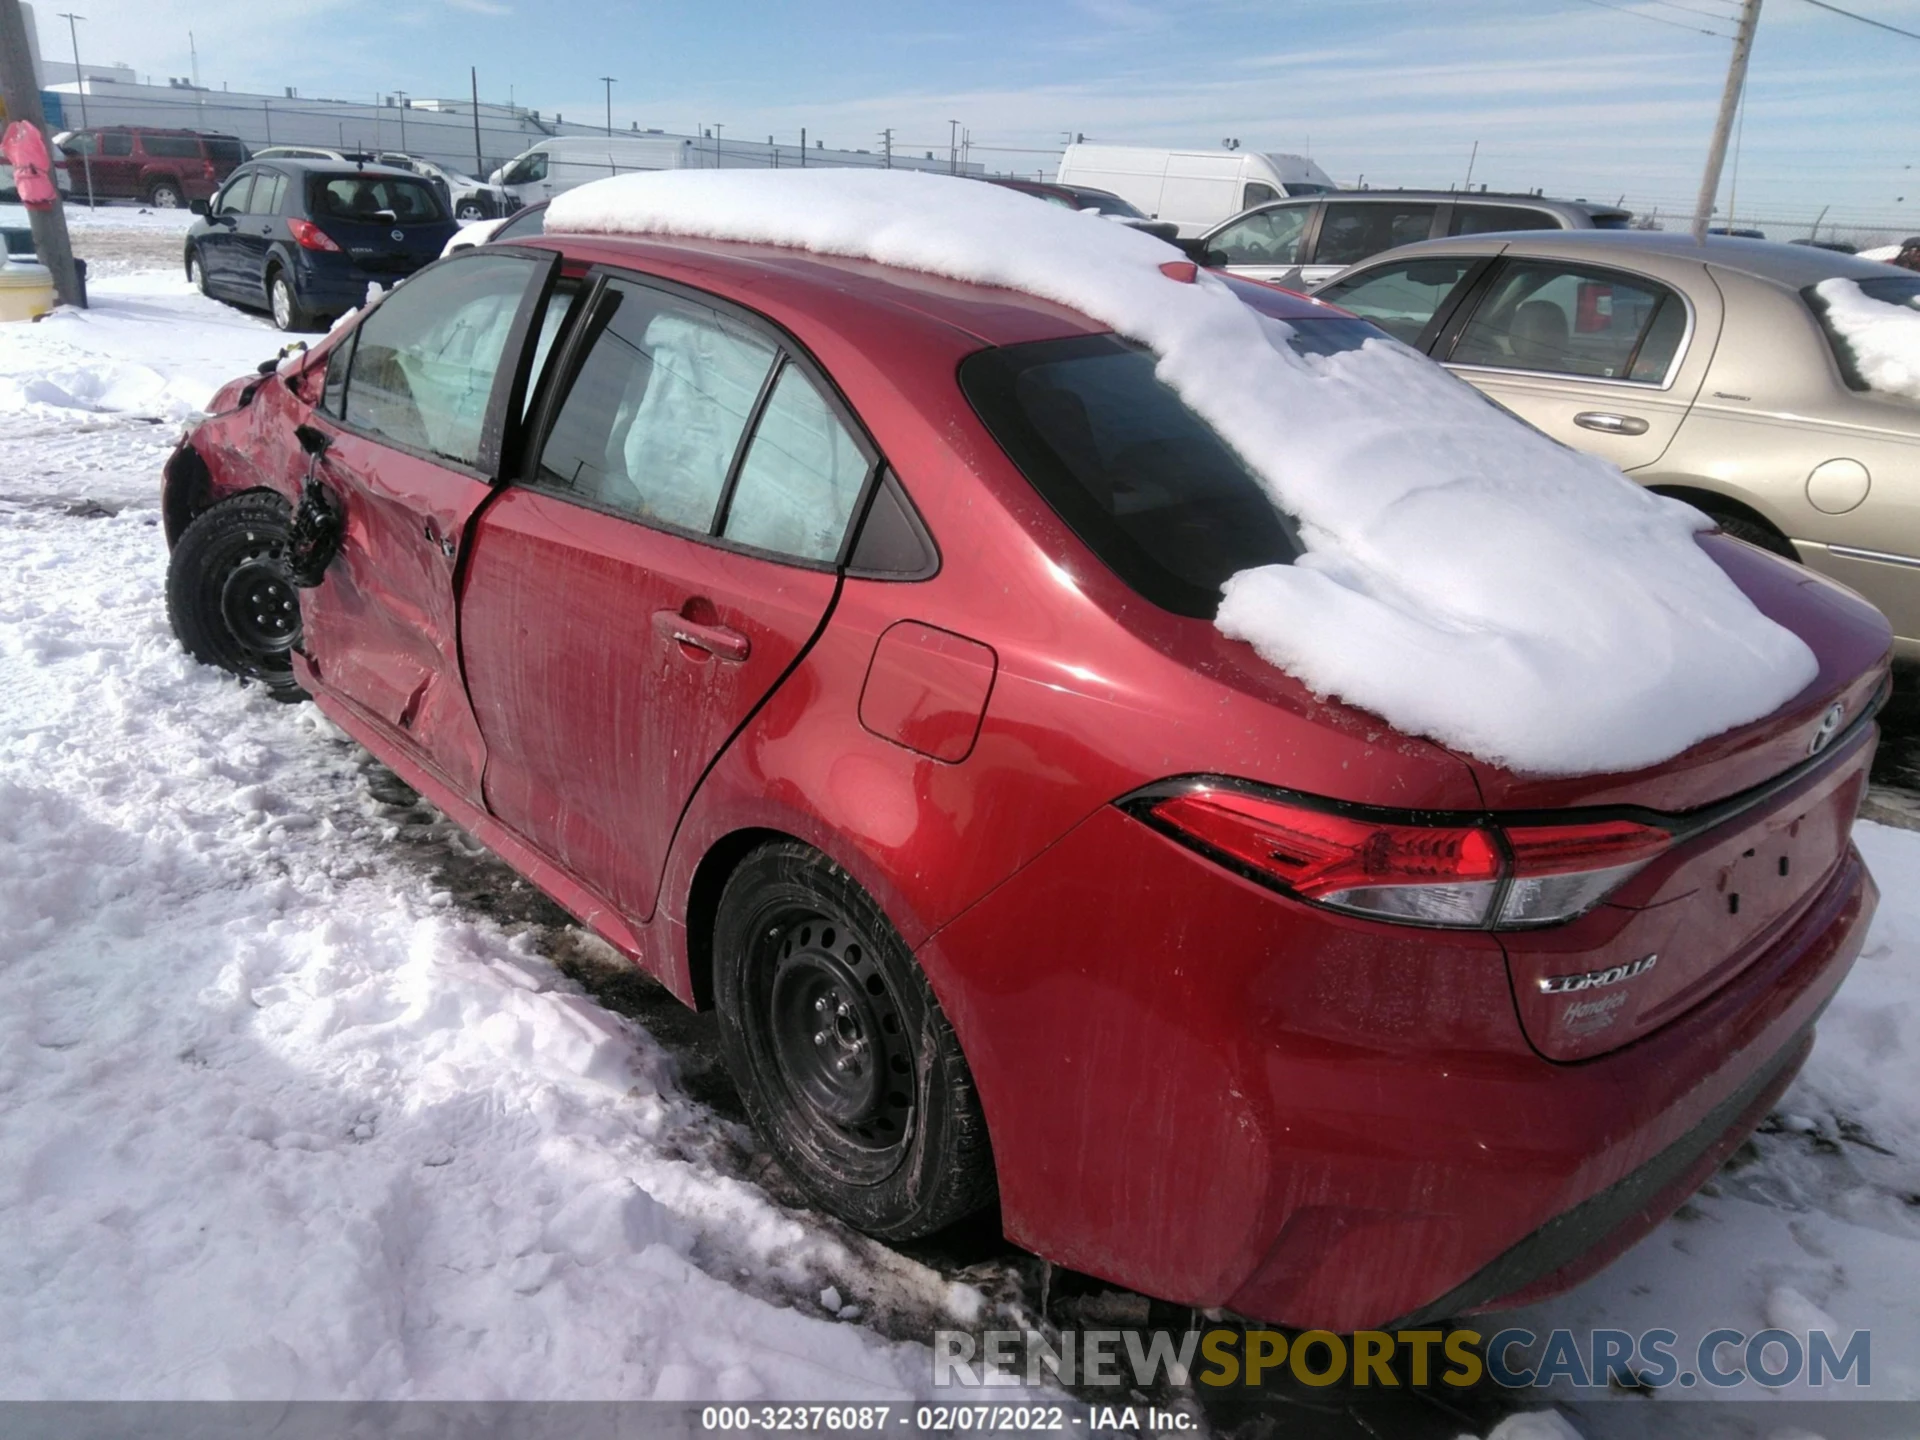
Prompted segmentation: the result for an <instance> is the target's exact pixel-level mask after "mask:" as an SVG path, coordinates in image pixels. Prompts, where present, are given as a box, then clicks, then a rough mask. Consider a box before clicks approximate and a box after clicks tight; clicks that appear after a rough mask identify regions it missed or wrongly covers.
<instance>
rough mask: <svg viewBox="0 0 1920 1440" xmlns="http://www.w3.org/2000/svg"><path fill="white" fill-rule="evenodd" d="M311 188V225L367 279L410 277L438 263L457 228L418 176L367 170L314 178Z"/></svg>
mask: <svg viewBox="0 0 1920 1440" xmlns="http://www.w3.org/2000/svg"><path fill="white" fill-rule="evenodd" d="M309 185H310V187H311V189H310V193H309V195H308V213H309V214H310V215H311V216H312V217H313V221H314V223H315V224H316V225H318V226H319V227H320V228H321V229H322V230H324V231H325V232H326V233H327V235H328V236H329V237H330V238H331V239H332V240H333V242H334V243H335V244H336V245H338V246H339V247H340V248H341V249H342V250H344V251H345V252H346V254H347V258H348V259H349V260H350V261H351V262H352V263H353V265H354V267H355V268H356V269H358V270H360V271H362V272H364V273H366V274H368V275H411V274H412V273H413V272H414V271H416V270H418V269H420V268H421V267H422V266H424V265H429V264H431V263H432V262H433V261H435V260H437V259H438V258H439V256H440V250H441V247H442V246H444V245H445V244H446V243H447V241H448V239H449V238H450V237H451V236H452V235H453V232H454V231H455V230H456V229H458V228H459V227H458V226H457V225H455V224H454V222H453V221H452V219H451V218H449V217H448V215H447V213H446V210H445V207H443V206H442V205H441V203H440V197H439V195H438V194H437V193H436V192H435V191H434V189H433V187H432V186H431V185H429V184H428V183H427V182H426V181H425V180H422V179H420V178H419V177H417V176H413V175H390V174H386V173H384V172H381V171H377V170H367V171H357V172H353V173H350V174H340V175H316V176H314V177H312V179H311V180H310V181H309Z"/></svg>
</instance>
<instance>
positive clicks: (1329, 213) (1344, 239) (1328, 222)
mask: <svg viewBox="0 0 1920 1440" xmlns="http://www.w3.org/2000/svg"><path fill="white" fill-rule="evenodd" d="M1440 208H1441V207H1440V203H1439V202H1438V201H1434V200H1410V199H1407V200H1403V199H1398V198H1395V199H1377V200H1328V201H1327V202H1326V204H1325V206H1324V208H1323V210H1322V212H1321V216H1320V232H1319V235H1318V237H1317V239H1316V240H1315V242H1314V248H1313V253H1312V256H1311V258H1310V259H1309V261H1308V263H1307V265H1306V267H1305V269H1304V270H1303V272H1302V279H1303V280H1304V282H1305V283H1306V284H1307V285H1310V286H1311V285H1318V284H1320V283H1322V282H1323V281H1326V280H1330V279H1332V278H1333V277H1334V276H1335V275H1337V274H1339V273H1340V272H1341V271H1342V270H1344V269H1345V268H1346V267H1347V266H1349V265H1358V264H1359V263H1360V262H1361V261H1362V260H1365V259H1367V258H1368V257H1370V256H1373V255H1378V254H1379V253H1380V252H1381V251H1383V250H1392V249H1394V248H1395V247H1396V246H1400V245H1411V244H1413V243H1414V242H1415V241H1416V240H1426V239H1429V238H1431V237H1432V235H1433V233H1434V227H1435V225H1436V224H1437V223H1438V221H1439V217H1440Z"/></svg>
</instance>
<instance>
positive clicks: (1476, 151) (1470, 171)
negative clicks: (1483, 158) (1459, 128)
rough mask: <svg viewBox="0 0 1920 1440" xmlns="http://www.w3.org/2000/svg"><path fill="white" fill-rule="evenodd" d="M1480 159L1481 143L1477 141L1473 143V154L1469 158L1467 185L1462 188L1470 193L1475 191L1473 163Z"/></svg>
mask: <svg viewBox="0 0 1920 1440" xmlns="http://www.w3.org/2000/svg"><path fill="white" fill-rule="evenodd" d="M1479 158H1480V142H1479V141H1478V140H1476V141H1474V142H1473V153H1472V154H1471V155H1469V156H1467V183H1466V184H1465V185H1464V186H1463V187H1462V188H1463V189H1466V190H1469V191H1470V190H1472V189H1473V162H1474V161H1476V160H1478V159H1479Z"/></svg>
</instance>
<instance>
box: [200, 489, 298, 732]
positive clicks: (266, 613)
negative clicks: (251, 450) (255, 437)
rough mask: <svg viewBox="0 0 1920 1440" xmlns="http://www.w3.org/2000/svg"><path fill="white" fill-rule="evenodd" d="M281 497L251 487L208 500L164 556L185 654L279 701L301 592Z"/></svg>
mask: <svg viewBox="0 0 1920 1440" xmlns="http://www.w3.org/2000/svg"><path fill="white" fill-rule="evenodd" d="M292 522H293V516H292V513H291V512H290V511H289V510H288V508H287V503H286V501H284V500H282V499H281V498H280V497H279V496H278V495H275V494H273V493H272V492H271V491H265V490H248V491H245V492H243V493H241V494H239V495H234V496H230V497H229V498H227V499H225V500H222V501H221V502H220V503H219V504H217V505H213V506H210V507H209V508H208V509H206V510H205V511H203V512H202V513H201V514H200V515H198V516H196V517H195V518H194V521H193V523H192V524H191V525H189V526H188V527H187V528H186V530H185V531H183V532H182V533H181V536H180V540H179V543H178V544H176V545H175V546H174V547H173V554H172V555H171V556H170V557H168V561H167V619H168V620H169V622H171V624H172V625H173V633H174V634H175V635H177V636H178V637H179V638H180V643H181V644H182V645H183V646H185V647H186V650H187V653H188V654H190V655H192V656H193V657H194V658H195V659H196V660H199V661H202V662H203V663H205V664H208V665H217V666H218V667H220V668H221V669H222V670H226V671H228V672H229V673H231V674H234V675H238V676H240V677H241V678H242V679H246V680H258V681H260V682H261V683H262V684H264V685H266V686H267V687H268V689H269V690H270V691H272V692H273V694H274V695H275V696H277V697H279V698H281V699H288V700H298V699H301V698H303V696H304V692H303V691H302V690H301V689H300V687H299V684H298V682H297V681H295V680H294V678H293V656H292V651H293V648H294V646H296V645H298V644H299V643H300V597H299V594H298V592H297V591H296V590H295V589H294V588H293V584H292V581H291V579H290V578H289V577H288V574H287V536H288V527H289V526H290V525H291V524H292Z"/></svg>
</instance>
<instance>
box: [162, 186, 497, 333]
mask: <svg viewBox="0 0 1920 1440" xmlns="http://www.w3.org/2000/svg"><path fill="white" fill-rule="evenodd" d="M193 210H194V214H195V215H196V216H197V217H198V218H197V219H196V220H195V221H194V222H193V228H192V229H190V230H189V231H188V232H187V245H186V266H187V279H188V280H189V281H190V282H192V283H193V284H195V285H197V286H199V288H200V291H201V293H202V294H205V295H210V296H212V297H213V298H215V299H217V300H225V301H228V302H229V303H231V304H236V305H247V306H257V307H262V308H264V309H266V310H267V311H268V312H269V313H271V314H272V316H273V323H274V324H275V325H277V326H279V327H280V328H281V329H282V330H315V329H323V328H325V325H326V323H327V322H328V320H330V319H331V318H332V317H333V316H335V315H339V314H341V313H343V312H344V311H347V310H351V309H352V308H353V307H354V306H356V305H359V304H361V303H362V302H364V301H365V300H366V298H367V286H368V284H369V283H370V282H372V283H378V284H380V285H383V286H391V285H392V284H393V283H394V282H395V281H397V280H403V279H405V278H406V277H407V276H409V275H411V274H412V273H413V272H414V271H416V270H418V269H420V268H421V267H422V266H423V265H428V264H431V263H432V262H433V261H434V260H436V259H438V258H439V255H440V248H441V247H442V246H443V245H445V244H446V243H447V240H448V239H449V238H450V237H451V236H452V235H453V232H454V231H455V230H456V229H458V228H459V227H458V226H457V225H456V224H455V223H454V221H453V218H452V217H451V216H450V215H448V213H447V208H446V205H445V204H444V202H442V200H441V199H440V195H439V193H438V192H437V191H436V190H435V189H434V187H433V186H432V185H431V184H430V183H429V182H428V181H426V180H424V179H422V178H421V177H420V176H418V175H414V174H411V173H409V172H408V171H405V170H395V169H390V168H388V167H386V166H381V165H349V164H342V163H340V162H338V161H306V160H256V161H252V162H250V163H248V164H246V165H242V166H241V167H240V168H239V169H237V170H235V171H234V172H233V174H232V175H231V176H229V177H228V179H227V183H226V184H225V185H223V186H221V187H220V190H219V193H217V194H216V195H214V197H213V198H212V199H211V200H196V201H194V202H193Z"/></svg>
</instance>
